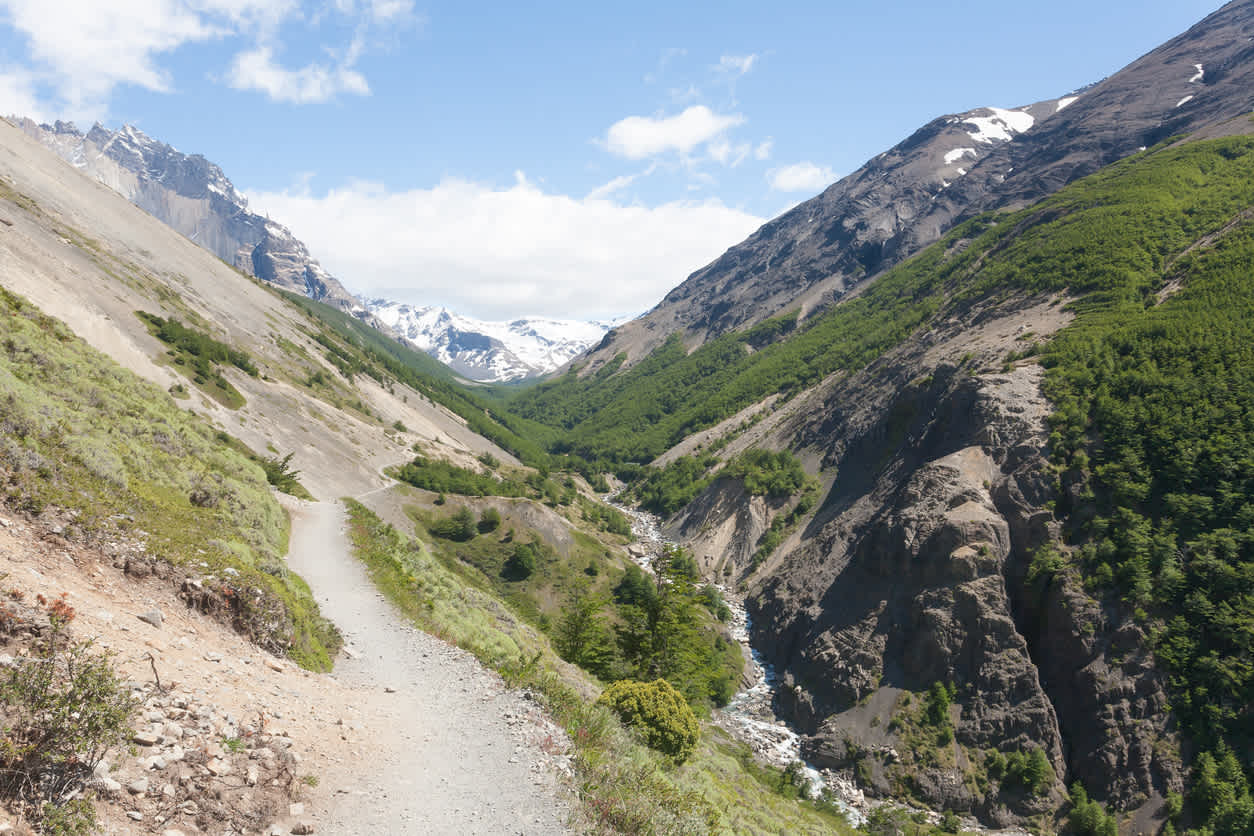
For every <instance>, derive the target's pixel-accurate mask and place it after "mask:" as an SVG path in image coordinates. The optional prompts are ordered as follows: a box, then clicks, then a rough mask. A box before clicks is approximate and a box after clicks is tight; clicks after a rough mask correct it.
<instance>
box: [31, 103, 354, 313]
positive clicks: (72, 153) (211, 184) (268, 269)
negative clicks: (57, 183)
mask: <svg viewBox="0 0 1254 836" xmlns="http://www.w3.org/2000/svg"><path fill="white" fill-rule="evenodd" d="M11 121H13V122H14V124H16V125H17V126H18V127H19V128H21V129H22V131H24V132H25V133H26V134H27V135H28V136H30V137H32V138H34V139H35V140H37V141H38V142H40V143H41V144H42V145H44V146H45V147H47V148H50V149H51V150H53V151H54V152H56V153H57V154H58V155H59V156H60V157H61V158H62V159H64V160H66V161H67V162H70V163H71V164H73V165H74V167H75V168H77V169H79V170H80V171H82V172H83V173H85V174H87V175H88V176H90V177H93V178H95V179H96V180H98V181H100V182H101V183H103V184H105V185H106V186H108V187H109V188H111V189H113V190H114V191H116V192H117V193H118V194H120V195H122V196H123V197H125V198H126V199H127V200H129V201H130V202H132V203H134V204H135V205H136V206H138V207H140V208H141V209H143V210H144V211H145V212H148V213H149V214H150V215H152V216H153V217H155V218H157V219H159V220H161V221H162V222H164V223H166V224H167V225H169V226H170V227H171V228H172V229H174V230H176V231H178V232H180V233H182V234H183V235H186V236H187V237H188V238H189V239H191V240H192V241H194V242H196V243H197V244H199V245H200V246H202V247H204V248H205V249H207V250H209V251H210V252H211V253H213V254H214V255H216V256H217V257H218V258H220V259H222V260H223V261H225V262H226V263H227V264H230V265H232V266H234V267H236V268H238V269H240V270H243V271H244V272H245V273H248V274H249V275H251V276H256V277H257V278H259V279H263V280H265V281H267V282H270V283H271V284H274V285H276V286H278V287H282V288H284V289H287V290H291V291H293V292H296V293H301V294H303V295H305V296H308V297H309V298H311V299H316V300H319V301H322V302H326V303H328V304H331V305H334V306H336V307H338V308H340V309H342V310H345V311H348V312H350V313H357V314H362V313H364V312H365V311H364V309H363V308H362V306H361V303H360V302H358V301H357V299H356V298H355V297H354V296H353V295H352V294H351V293H349V292H348V291H347V290H346V289H345V288H344V286H343V285H341V284H340V282H339V281H338V280H337V279H336V278H335V277H334V276H332V275H331V274H330V273H328V272H327V271H326V270H324V269H323V268H322V265H320V264H319V263H318V262H317V261H316V260H315V259H314V258H313V257H312V256H311V255H310V254H309V249H308V247H306V246H305V245H304V244H303V243H302V242H301V241H299V240H297V239H296V237H295V236H293V235H292V233H291V231H290V230H289V229H288V228H287V227H285V226H283V225H282V224H280V223H277V222H275V221H272V220H270V219H269V218H266V217H262V216H260V215H257V214H255V213H253V212H250V211H249V209H248V200H247V199H246V198H245V197H244V196H243V195H242V194H240V193H239V191H237V190H236V188H235V186H234V185H233V184H232V183H231V181H230V180H229V179H227V176H226V175H225V174H224V173H223V171H222V169H221V168H219V167H218V166H216V165H214V164H213V163H211V162H210V161H208V160H206V159H205V158H204V157H202V156H200V155H199V154H192V155H188V154H184V153H182V152H180V151H178V150H176V149H174V148H172V147H171V146H169V145H167V144H165V143H164V142H160V141H158V140H155V139H153V138H152V137H150V136H148V135H147V134H145V133H144V132H143V131H141V130H139V129H138V128H136V127H134V126H132V125H124V126H123V127H121V128H119V129H118V130H116V131H110V130H108V129H106V128H105V127H103V126H102V125H100V124H96V125H94V126H92V128H91V130H90V131H88V132H87V133H86V134H83V133H82V132H80V131H79V130H78V128H77V127H76V126H75V125H74V124H73V123H67V122H56V123H55V124H53V125H40V124H36V123H35V122H33V121H32V120H30V119H26V118H20V117H13V118H12V120H11Z"/></svg>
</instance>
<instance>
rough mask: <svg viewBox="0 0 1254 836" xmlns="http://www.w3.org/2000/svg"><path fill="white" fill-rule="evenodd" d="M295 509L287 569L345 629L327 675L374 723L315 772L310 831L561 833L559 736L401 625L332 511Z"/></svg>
mask: <svg viewBox="0 0 1254 836" xmlns="http://www.w3.org/2000/svg"><path fill="white" fill-rule="evenodd" d="M294 505H295V507H293V508H292V517H293V519H292V540H291V548H290V550H289V556H288V562H289V564H290V565H291V567H292V568H293V569H294V570H296V571H297V572H298V573H300V574H301V575H302V576H303V577H304V578H305V580H306V581H308V582H309V585H310V587H311V588H312V589H313V592H314V596H315V597H316V598H317V600H318V603H319V606H320V607H321V608H322V612H323V614H324V615H325V616H327V617H328V618H330V619H331V620H332V621H334V622H335V623H336V624H337V625H338V626H339V628H340V629H341V630H342V631H343V633H344V638H345V644H346V648H347V651H346V653H345V656H342V657H341V658H340V659H339V660H338V661H337V663H336V666H335V675H336V677H337V678H338V679H339V680H340V681H341V682H343V683H344V684H345V685H348V686H350V687H356V688H359V689H361V693H362V694H363V700H364V701H365V704H363V705H362V707H361V708H362V716H364V717H366V718H367V719H366V720H365V722H366V723H367V725H368V726H372V727H373V728H371V729H369V733H368V734H367V737H366V738H365V739H363V740H361V741H359V742H358V743H357V744H354V743H346V744H345V757H343V758H342V759H341V761H340V762H339V763H338V764H336V765H335V767H334V768H333V769H332V770H330V774H323V775H321V776H319V777H320V791H319V792H317V793H316V794H315V796H314V797H313V798H312V799H311V801H310V803H311V805H312V806H313V809H312V810H311V812H312V813H313V814H314V818H315V820H317V821H318V822H319V832H323V833H345V834H349V833H362V834H366V833H370V834H377V833H415V834H417V833H422V834H428V833H430V834H443V833H455V834H528V835H529V836H530V834H543V835H547V834H562V833H568V832H570V831H569V830H568V829H567V827H566V826H565V825H564V822H566V821H567V820H568V819H569V817H570V815H569V805H568V803H567V802H566V801H565V800H564V799H563V798H562V790H561V788H560V786H559V781H558V778H557V775H556V769H555V767H554V765H555V763H557V762H560V760H561V758H560V756H555V755H554V752H555V751H556V750H557V748H558V746H559V744H558V738H560V736H561V733H560V730H558V729H556V728H555V727H553V726H552V725H551V724H550V723H549V722H548V721H547V719H546V718H544V716H543V713H542V712H541V711H540V710H539V708H538V707H537V706H536V705H535V703H534V702H532V701H530V700H528V699H527V698H526V697H525V696H524V695H523V694H521V693H519V692H515V691H510V690H508V689H507V688H506V687H505V686H504V684H503V683H502V681H501V679H500V677H499V676H497V675H496V674H495V673H492V672H490V671H487V670H485V669H484V668H483V667H482V666H481V665H480V664H479V663H478V661H477V660H475V659H474V657H472V656H471V655H470V654H468V653H466V652H464V651H462V650H460V649H458V648H456V647H453V646H451V645H449V644H447V643H445V642H443V641H441V640H439V639H437V638H435V637H433V636H431V635H428V634H427V633H424V632H422V631H420V630H416V629H414V628H412V627H410V626H408V625H406V624H405V623H404V621H403V620H402V618H401V617H400V616H399V615H398V614H397V612H396V611H395V610H394V609H393V608H392V606H391V605H390V604H388V603H387V602H386V601H385V600H384V599H383V597H382V596H381V595H380V594H379V593H378V592H377V591H376V590H375V588H374V586H373V585H372V584H371V582H370V579H369V578H368V576H367V575H366V571H365V568H364V567H363V566H362V565H361V563H360V562H359V561H358V560H357V559H356V558H355V557H353V556H352V554H351V552H350V548H349V543H348V538H347V534H346V531H345V527H346V524H347V517H346V514H345V512H344V510H343V508H342V507H341V506H340V505H339V504H333V503H325V502H324V503H299V504H294ZM345 657H347V658H345ZM346 739H349V738H346Z"/></svg>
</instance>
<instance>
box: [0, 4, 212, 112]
mask: <svg viewBox="0 0 1254 836" xmlns="http://www.w3.org/2000/svg"><path fill="white" fill-rule="evenodd" d="M0 8H3V11H4V17H5V20H6V22H7V23H9V24H10V25H11V26H12V27H13V28H14V29H16V30H17V31H19V32H21V33H22V34H23V35H25V36H26V38H27V43H28V48H29V51H30V57H31V59H32V63H33V64H35V66H36V67H38V68H39V69H40V70H41V71H43V72H46V73H47V74H48V76H49V80H50V83H51V84H52V86H53V87H55V88H56V90H57V94H58V96H59V98H60V99H61V100H62V101H63V102H64V103H65V104H66V105H67V106H68V107H69V108H70V109H71V110H76V109H81V108H85V107H90V106H92V105H93V104H96V103H99V102H100V101H102V100H104V99H105V98H107V97H108V95H109V94H110V93H111V92H112V90H113V88H114V87H115V86H117V85H119V84H133V85H136V86H139V87H143V88H146V89H148V90H157V91H166V90H168V89H169V88H170V80H169V77H168V75H167V73H166V72H165V71H164V70H162V69H161V68H160V67H158V66H157V64H156V62H155V57H156V56H157V55H159V54H161V53H163V52H168V51H170V50H172V49H175V48H176V47H178V46H180V45H182V44H185V43H188V42H193V41H203V40H207V39H209V38H213V37H216V36H217V35H219V34H220V33H221V30H220V29H219V28H218V27H216V26H214V25H213V24H212V23H211V22H209V21H207V20H206V19H204V18H203V17H202V16H201V15H200V14H198V13H197V12H196V11H194V10H193V9H191V8H189V7H188V6H187V5H186V4H185V3H183V2H179V1H178V0H109V2H101V0H63V2H57V3H50V2H47V0H0Z"/></svg>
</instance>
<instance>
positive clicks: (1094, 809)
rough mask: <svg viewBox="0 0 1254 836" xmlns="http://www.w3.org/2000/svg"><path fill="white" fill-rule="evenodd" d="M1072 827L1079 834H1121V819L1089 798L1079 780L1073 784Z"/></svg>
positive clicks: (1117, 835)
mask: <svg viewBox="0 0 1254 836" xmlns="http://www.w3.org/2000/svg"><path fill="white" fill-rule="evenodd" d="M1070 819H1071V829H1072V830H1074V831H1075V832H1076V834H1078V836H1119V820H1118V819H1117V818H1116V817H1115V816H1114V815H1113V814H1111V813H1107V812H1106V809H1105V808H1104V807H1102V805H1100V804H1098V803H1097V802H1096V801H1092V800H1090V799H1089V795H1088V793H1087V792H1085V791H1084V787H1083V786H1082V785H1081V784H1080V782H1079V781H1076V782H1075V783H1074V784H1072V785H1071V813H1070Z"/></svg>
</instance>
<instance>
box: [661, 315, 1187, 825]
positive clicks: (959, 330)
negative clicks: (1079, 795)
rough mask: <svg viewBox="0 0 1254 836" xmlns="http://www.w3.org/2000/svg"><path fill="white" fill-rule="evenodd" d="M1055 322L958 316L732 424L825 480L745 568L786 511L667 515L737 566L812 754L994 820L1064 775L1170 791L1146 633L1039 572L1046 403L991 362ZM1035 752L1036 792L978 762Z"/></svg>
mask: <svg viewBox="0 0 1254 836" xmlns="http://www.w3.org/2000/svg"><path fill="white" fill-rule="evenodd" d="M1068 321H1069V314H1067V313H1065V312H1064V311H1063V310H1062V305H1061V304H1060V301H1059V300H1057V299H1025V298H1018V299H1014V300H1011V301H1008V302H1003V303H1001V304H999V305H996V306H990V307H987V308H983V309H979V310H970V311H967V312H965V314H964V315H963V316H961V317H955V318H953V319H951V320H949V321H947V322H945V323H944V324H942V325H940V326H939V327H937V328H934V329H933V330H931V331H929V332H926V333H923V334H920V335H918V336H916V337H914V338H912V339H910V340H909V341H907V342H906V343H905V344H904V345H902V346H900V347H899V348H897V349H896V350H894V351H892V352H890V353H889V354H888V355H886V356H885V357H883V358H882V359H881V360H879V361H877V362H876V363H874V364H873V365H872V366H870V367H869V368H867V369H866V370H865V371H863V372H860V373H858V374H855V375H850V376H837V377H835V378H833V379H831V380H829V381H827V382H826V383H824V384H823V385H821V386H819V387H817V388H816V389H814V390H812V391H810V392H808V393H805V394H803V395H800V396H798V397H797V398H795V399H794V400H792V401H789V402H787V403H784V404H781V405H780V406H779V408H778V409H776V410H774V412H773V414H772V415H771V416H770V417H769V418H766V419H765V420H763V421H761V422H760V423H759V424H758V425H757V426H756V427H755V428H754V429H752V430H751V431H750V432H749V433H747V434H746V435H745V436H742V437H740V438H737V439H736V440H735V441H734V442H733V443H732V445H730V446H729V448H730V449H731V453H730V454H734V453H735V452H736V450H738V449H740V448H743V447H749V446H764V447H768V448H775V449H779V448H791V449H793V450H795V451H797V452H798V454H799V455H801V456H802V457H803V458H804V459H806V460H808V461H809V462H810V463H811V465H812V467H811V469H812V470H814V469H818V468H817V466H818V465H819V464H820V463H821V465H822V472H823V473H824V474H826V479H827V484H826V485H825V499H824V501H823V505H822V507H821V508H820V510H819V511H818V512H817V513H816V514H815V516H814V517H813V518H812V519H811V520H810V522H809V523H808V524H807V525H806V526H805V528H804V529H803V530H800V531H797V532H795V533H794V534H793V535H792V536H791V537H790V538H789V539H788V540H786V541H785V542H784V544H783V545H782V546H781V547H780V548H779V549H777V550H776V552H775V554H774V556H773V557H772V558H771V559H770V560H769V561H768V562H767V564H766V565H765V566H763V567H762V568H761V569H760V570H759V571H757V572H754V571H753V566H752V564H751V562H750V561H751V558H752V553H753V544H754V543H755V542H756V541H757V538H758V537H759V536H760V535H761V534H762V533H763V532H764V531H765V530H766V528H767V527H768V526H769V524H770V521H771V518H772V516H773V515H774V514H777V513H781V512H783V511H784V510H786V509H785V508H783V507H774V508H773V507H771V506H770V505H769V504H768V503H766V502H765V501H764V500H762V499H761V498H753V499H752V501H751V499H750V498H749V497H746V496H744V495H742V492H740V491H738V489H737V485H736V484H735V483H733V482H731V481H730V480H719V481H716V482H715V483H714V484H713V485H711V486H710V488H709V489H707V491H706V492H705V493H704V494H702V495H701V496H700V497H698V498H697V499H696V500H695V501H694V502H692V503H691V504H690V505H689V506H688V507H687V508H685V509H684V510H683V511H682V512H681V513H680V514H678V515H677V516H676V517H675V518H674V519H673V520H672V521H671V528H670V533H671V534H672V535H673V536H676V537H677V538H679V539H681V540H684V541H685V542H687V543H690V544H692V546H693V549H694V552H695V553H696V554H697V556H698V557H701V558H703V559H704V568H705V569H706V571H707V573H708V574H710V575H714V576H722V575H723V574H724V573H726V574H728V575H731V576H733V577H738V578H742V579H750V584H751V585H750V597H749V599H748V602H747V603H748V607H749V610H750V612H751V615H752V617H753V621H754V628H755V632H754V634H755V641H756V642H757V643H758V645H759V647H760V648H761V649H762V650H763V651H764V652H765V655H766V656H767V658H768V659H769V660H770V661H771V662H772V663H773V664H774V665H775V666H776V670H777V671H779V672H781V674H782V681H783V686H782V687H781V688H780V689H779V691H778V694H777V705H776V708H777V710H778V711H779V712H780V713H781V715H782V716H784V717H786V718H787V719H788V720H789V721H790V722H791V723H793V724H795V725H796V727H797V728H798V729H799V730H801V731H802V732H803V733H804V734H805V735H806V737H805V740H804V746H803V753H804V754H805V756H806V757H807V758H808V759H809V760H810V761H811V762H812V763H813V764H814V765H816V766H818V767H821V768H831V769H836V770H848V771H850V772H852V773H855V774H857V775H858V777H859V780H860V782H861V783H862V784H863V786H864V787H867V788H869V789H870V790H871V791H872V792H878V793H880V794H882V795H885V796H889V795H892V796H898V797H899V796H901V795H902V794H903V793H906V794H910V795H913V796H914V797H916V798H918V799H920V800H922V801H924V802H925V803H927V804H929V805H932V806H934V807H936V808H938V809H939V808H943V809H953V810H958V811H966V812H970V813H972V814H975V815H977V816H979V817H980V818H981V819H982V820H984V821H986V822H988V823H989V824H999V825H1005V824H1010V823H1012V822H1016V821H1022V820H1024V819H1025V818H1029V817H1032V816H1036V815H1041V814H1045V813H1047V812H1048V811H1050V810H1053V809H1056V808H1057V807H1058V806H1059V805H1060V804H1061V803H1062V799H1063V793H1064V791H1065V790H1064V787H1065V782H1070V781H1072V780H1080V781H1082V782H1083V783H1084V784H1085V786H1086V787H1087V788H1088V789H1089V791H1090V792H1092V793H1093V794H1094V795H1095V796H1097V797H1100V798H1102V799H1103V800H1104V801H1106V802H1107V803H1113V804H1116V805H1118V806H1119V807H1120V808H1124V809H1139V810H1142V811H1143V812H1144V813H1145V814H1146V815H1149V814H1151V813H1152V812H1153V811H1154V810H1156V809H1157V807H1158V806H1159V804H1160V803H1161V800H1162V797H1164V796H1165V794H1166V793H1167V792H1168V791H1173V790H1174V791H1179V790H1180V789H1181V788H1182V786H1183V782H1182V767H1181V763H1180V760H1179V754H1178V752H1179V740H1178V739H1177V738H1176V736H1175V734H1174V730H1173V728H1172V727H1171V725H1170V720H1169V713H1168V712H1167V710H1166V707H1167V698H1166V692H1165V682H1164V681H1163V679H1162V675H1161V674H1160V673H1159V672H1157V671H1155V669H1154V666H1153V660H1152V656H1151V654H1150V653H1149V651H1148V650H1147V649H1146V648H1147V646H1148V642H1147V639H1146V637H1145V636H1144V635H1143V634H1142V633H1141V631H1140V630H1139V628H1137V627H1135V626H1132V622H1131V621H1130V620H1129V619H1127V618H1124V617H1122V615H1121V614H1119V613H1115V612H1107V611H1104V610H1103V608H1102V606H1101V605H1099V604H1098V603H1097V602H1096V601H1095V600H1094V599H1093V598H1092V597H1091V596H1089V595H1088V594H1087V593H1086V592H1085V590H1084V589H1083V587H1082V586H1081V585H1080V583H1079V581H1078V578H1077V577H1076V576H1074V575H1071V574H1067V573H1060V574H1055V575H1051V574H1049V573H1048V572H1043V571H1041V569H1040V564H1039V563H1038V565H1037V566H1036V568H1034V564H1033V561H1034V558H1035V557H1036V555H1037V550H1038V549H1040V548H1041V547H1043V546H1044V547H1047V546H1048V544H1049V543H1050V542H1051V541H1056V540H1057V539H1058V537H1059V536H1060V532H1059V526H1058V523H1057V522H1056V521H1055V519H1054V516H1053V513H1052V511H1051V507H1052V500H1053V499H1054V498H1055V496H1056V486H1055V483H1054V476H1053V471H1052V470H1051V468H1050V466H1049V463H1048V447H1047V444H1048V427H1047V424H1046V417H1047V416H1048V414H1049V413H1050V411H1051V407H1050V405H1049V404H1048V402H1047V401H1046V400H1045V398H1044V396H1043V395H1042V394H1041V386H1040V383H1041V376H1042V374H1043V372H1042V370H1041V368H1040V367H1039V366H1037V365H1035V364H1032V363H1021V364H1019V365H1016V366H1013V367H1011V368H1009V369H1006V368H1004V367H1003V358H1004V357H1005V355H1006V352H1007V351H1008V350H1009V349H1010V348H1012V347H1015V346H1022V345H1023V342H1022V341H1021V340H1020V338H1021V337H1022V335H1024V334H1027V333H1028V332H1029V331H1031V332H1032V333H1033V334H1034V338H1045V337H1047V336H1048V335H1050V334H1052V333H1053V332H1054V331H1056V330H1057V329H1058V328H1060V327H1062V326H1063V325H1065V324H1066V322H1068ZM754 579H756V580H754ZM936 682H941V683H948V684H951V685H952V686H953V687H954V698H953V708H952V709H951V718H952V721H953V729H954V736H953V742H952V743H950V744H944V745H941V746H937V745H936V740H935V733H934V731H932V730H930V729H927V728H924V727H922V726H921V725H920V721H919V714H920V711H921V708H920V697H919V695H920V694H922V693H924V692H926V691H927V690H928V689H929V688H930V687H931V686H932V684H933V683H936ZM912 695H913V698H912ZM1032 749H1040V750H1042V751H1043V752H1044V753H1045V754H1046V756H1047V757H1048V760H1049V762H1050V764H1051V765H1052V767H1053V771H1054V777H1055V779H1056V780H1054V781H1051V782H1050V785H1049V786H1048V787H1047V788H1046V791H1045V792H1043V793H1040V794H1037V793H1032V792H1027V791H1025V790H1024V788H1023V787H1021V786H1018V785H1016V784H1015V783H1014V782H1012V781H1009V780H1001V781H998V780H995V779H993V778H991V777H990V775H989V774H988V769H987V767H986V766H985V761H986V758H987V757H988V753H989V752H990V751H991V750H998V751H1000V752H1002V753H1004V754H1008V753H1015V752H1029V751H1031V750H1032Z"/></svg>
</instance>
